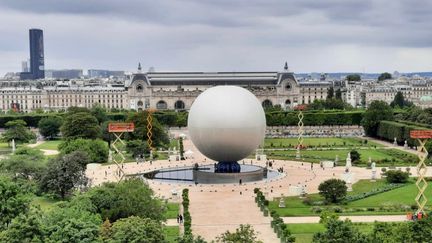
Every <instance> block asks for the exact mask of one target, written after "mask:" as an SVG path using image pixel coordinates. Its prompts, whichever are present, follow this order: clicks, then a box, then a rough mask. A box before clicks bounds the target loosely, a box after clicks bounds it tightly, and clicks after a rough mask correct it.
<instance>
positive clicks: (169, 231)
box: [164, 226, 180, 242]
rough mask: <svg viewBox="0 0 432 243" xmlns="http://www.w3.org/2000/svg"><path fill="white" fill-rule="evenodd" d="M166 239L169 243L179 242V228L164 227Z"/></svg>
mask: <svg viewBox="0 0 432 243" xmlns="http://www.w3.org/2000/svg"><path fill="white" fill-rule="evenodd" d="M164 233H165V239H166V240H167V241H168V242H177V241H176V240H177V238H178V236H179V233H180V232H179V227H178V226H165V227H164Z"/></svg>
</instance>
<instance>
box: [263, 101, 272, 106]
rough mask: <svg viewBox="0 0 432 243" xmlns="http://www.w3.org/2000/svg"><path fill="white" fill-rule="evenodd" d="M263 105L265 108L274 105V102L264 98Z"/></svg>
mask: <svg viewBox="0 0 432 243" xmlns="http://www.w3.org/2000/svg"><path fill="white" fill-rule="evenodd" d="M262 106H263V107H264V108H268V107H272V106H273V103H272V102H271V101H270V100H264V101H263V102H262Z"/></svg>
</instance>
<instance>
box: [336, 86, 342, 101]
mask: <svg viewBox="0 0 432 243" xmlns="http://www.w3.org/2000/svg"><path fill="white" fill-rule="evenodd" d="M335 98H336V99H337V100H342V91H341V89H337V90H336V93H335Z"/></svg>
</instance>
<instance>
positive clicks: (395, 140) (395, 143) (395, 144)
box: [393, 137, 397, 146]
mask: <svg viewBox="0 0 432 243" xmlns="http://www.w3.org/2000/svg"><path fill="white" fill-rule="evenodd" d="M393 145H394V146H397V139H396V137H395V138H394V140H393Z"/></svg>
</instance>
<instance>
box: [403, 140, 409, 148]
mask: <svg viewBox="0 0 432 243" xmlns="http://www.w3.org/2000/svg"><path fill="white" fill-rule="evenodd" d="M404 148H405V149H408V141H407V140H405V143H404Z"/></svg>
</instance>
